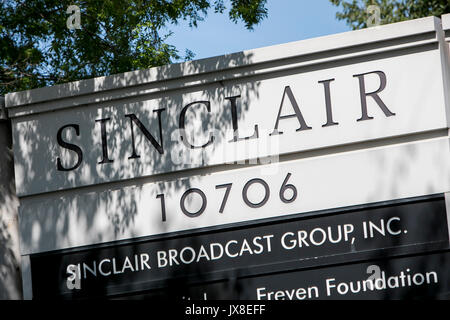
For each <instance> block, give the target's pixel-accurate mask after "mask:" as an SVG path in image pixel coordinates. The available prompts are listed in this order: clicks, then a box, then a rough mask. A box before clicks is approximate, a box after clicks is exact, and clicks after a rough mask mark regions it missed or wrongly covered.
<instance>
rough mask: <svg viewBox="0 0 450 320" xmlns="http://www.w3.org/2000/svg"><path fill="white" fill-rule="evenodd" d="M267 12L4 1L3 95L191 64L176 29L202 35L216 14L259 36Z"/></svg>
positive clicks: (132, 2)
mask: <svg viewBox="0 0 450 320" xmlns="http://www.w3.org/2000/svg"><path fill="white" fill-rule="evenodd" d="M226 4H229V8H227V7H226ZM70 5H76V6H78V7H79V8H80V17H81V28H80V29H69V28H67V25H66V22H67V19H68V18H69V17H70V16H71V14H70V13H67V12H66V11H67V8H68V7H69V6H70ZM265 5H266V0H231V1H228V2H225V1H224V0H120V1H118V0H84V1H82V0H3V1H0V12H1V14H0V95H4V94H6V93H8V92H13V91H20V90H26V89H32V88H37V87H42V86H49V85H53V84H58V83H64V82H69V81H74V80H80V79H86V78H92V77H97V76H105V75H110V74H115V73H120V72H126V71H132V70H137V69H143V68H150V67H154V66H160V65H164V64H168V63H171V62H173V61H177V60H180V59H185V60H188V59H191V58H192V57H193V53H192V52H191V51H189V50H188V51H187V52H186V53H184V54H180V53H179V52H178V50H177V49H176V48H175V47H174V46H173V45H170V44H169V43H168V41H169V39H168V37H169V36H170V35H171V32H170V30H169V29H168V27H169V26H170V25H171V24H176V23H178V22H179V21H181V20H186V21H188V23H189V25H190V26H191V27H196V26H197V24H198V22H200V21H202V20H203V19H204V18H205V17H206V15H207V12H208V10H210V9H214V11H215V12H218V13H225V12H226V11H227V12H228V16H229V18H230V19H231V20H232V21H234V22H235V23H237V22H239V21H241V22H243V23H244V24H245V27H246V28H247V29H252V28H253V27H254V26H255V25H256V24H258V23H259V22H260V21H261V20H262V19H264V18H265V17H266V16H267V9H266V7H265Z"/></svg>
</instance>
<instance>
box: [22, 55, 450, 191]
mask: <svg viewBox="0 0 450 320" xmlns="http://www.w3.org/2000/svg"><path fill="white" fill-rule="evenodd" d="M439 55H440V54H439V51H438V50H429V51H425V52H418V53H414V54H409V55H401V56H394V57H384V58H378V59H368V60H369V61H357V62H353V63H352V64H348V63H337V64H336V63H334V64H332V65H331V66H330V65H326V68H325V66H318V67H316V68H313V70H308V72H305V71H304V70H302V69H299V70H297V69H293V70H289V71H288V72H283V73H281V74H273V75H271V76H270V77H267V76H264V77H252V78H250V79H248V78H244V79H237V80H233V81H229V82H227V83H226V84H225V85H223V86H222V85H220V84H213V85H208V86H204V87H199V88H195V91H193V90H192V89H188V90H184V89H178V90H175V91H173V92H170V93H165V94H161V95H157V96H153V97H146V96H144V97H139V98H134V99H131V101H130V99H127V100H126V101H123V102H122V101H118V102H113V103H107V104H105V103H101V104H95V105H90V106H87V107H83V108H73V109H67V110H63V111H57V112H53V113H43V114H38V115H36V116H28V117H26V118H25V119H22V118H18V119H17V120H16V119H14V121H13V125H14V154H15V172H16V183H17V192H18V194H19V195H21V196H22V195H28V194H34V193H41V192H49V191H55V190H60V189H67V188H75V187H80V186H86V185H92V184H99V183H105V182H110V181H120V180H125V179H132V178H136V177H145V176H151V175H154V174H161V173H166V172H173V171H178V170H185V169H189V168H198V167H205V166H212V165H220V164H225V163H234V162H236V161H242V160H245V159H254V158H263V159H264V158H266V157H272V158H269V160H267V159H266V160H265V161H271V162H274V161H276V160H277V156H278V155H283V154H289V153H294V152H301V151H306V150H313V149H318V148H325V147H330V146H336V145H343V144H349V143H355V142H362V141H368V140H374V139H381V138H386V137H392V136H401V135H405V134H411V133H417V132H424V131H430V130H438V129H442V128H447V127H448V126H447V120H446V112H445V100H444V90H443V79H442V72H441V62H440V56H439ZM412 66H413V67H412Z"/></svg>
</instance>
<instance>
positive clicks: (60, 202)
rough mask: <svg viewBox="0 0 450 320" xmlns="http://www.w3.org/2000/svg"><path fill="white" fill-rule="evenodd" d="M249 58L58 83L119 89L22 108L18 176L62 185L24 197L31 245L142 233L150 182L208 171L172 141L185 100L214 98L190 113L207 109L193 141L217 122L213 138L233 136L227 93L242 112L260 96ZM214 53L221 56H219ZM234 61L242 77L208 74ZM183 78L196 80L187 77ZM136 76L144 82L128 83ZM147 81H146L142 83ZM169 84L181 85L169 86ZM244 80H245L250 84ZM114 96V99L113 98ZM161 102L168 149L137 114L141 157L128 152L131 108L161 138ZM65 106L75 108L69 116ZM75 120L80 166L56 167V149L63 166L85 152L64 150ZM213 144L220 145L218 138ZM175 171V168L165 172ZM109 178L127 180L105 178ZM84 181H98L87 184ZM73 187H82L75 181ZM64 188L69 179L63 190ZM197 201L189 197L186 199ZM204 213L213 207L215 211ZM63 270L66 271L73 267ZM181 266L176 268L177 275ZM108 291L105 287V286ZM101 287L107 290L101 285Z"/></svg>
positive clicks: (40, 247) (173, 189)
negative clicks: (59, 138)
mask: <svg viewBox="0 0 450 320" xmlns="http://www.w3.org/2000/svg"><path fill="white" fill-rule="evenodd" d="M207 60H208V59H207ZM251 60H252V54H246V53H243V52H241V53H236V54H232V55H227V56H223V57H220V58H212V59H209V60H208V61H206V62H204V61H203V62H202V61H197V62H195V61H194V62H189V63H181V64H175V65H170V66H166V67H161V68H158V73H157V74H156V78H155V80H157V82H146V81H148V75H150V74H154V70H153V71H152V70H151V69H150V70H143V71H138V72H130V73H125V74H120V75H115V76H111V77H108V78H100V79H99V78H97V79H91V80H83V81H80V82H75V83H69V84H64V85H59V86H56V87H54V88H53V89H54V90H56V91H58V92H60V94H61V101H62V102H63V103H64V99H66V97H65V96H67V95H69V96H70V95H74V94H76V93H79V92H94V91H95V90H98V89H99V88H102V87H105V86H107V87H108V88H111V87H112V88H118V92H119V93H117V92H114V91H104V92H103V91H102V92H100V93H98V94H97V93H96V94H95V95H96V97H95V100H94V101H95V102H93V103H91V102H90V103H88V104H87V105H81V106H77V102H74V103H73V104H74V105H73V107H76V109H75V110H74V111H70V110H69V109H67V110H58V111H50V112H47V113H43V114H41V115H42V116H44V117H48V118H47V121H39V120H34V118H33V116H32V115H31V116H29V117H24V118H16V127H15V128H16V130H17V132H16V137H17V141H15V144H16V148H17V149H16V150H17V152H16V159H15V163H16V171H17V172H18V177H19V181H17V184H18V185H20V186H26V188H29V189H33V188H34V190H38V189H41V190H42V189H44V190H54V189H56V191H55V192H52V193H42V194H36V195H33V196H27V197H23V198H22V199H21V208H20V211H21V219H20V225H21V230H22V232H21V243H22V246H23V248H25V249H24V250H26V251H47V250H52V248H56V247H57V248H62V249H64V248H70V247H74V246H77V247H78V246H82V245H83V244H85V243H86V244H87V243H104V242H105V241H106V242H110V241H112V240H113V241H114V240H126V239H135V240H139V238H140V237H142V236H143V234H142V232H141V231H140V230H141V227H142V222H143V221H142V218H140V220H139V221H136V215H137V212H138V211H139V210H144V209H145V206H144V207H142V205H140V204H142V203H145V199H142V197H149V195H148V193H144V192H143V188H144V187H145V186H146V185H149V184H152V183H153V184H155V185H157V186H158V192H155V194H151V195H150V196H151V197H156V196H157V194H158V193H164V194H165V195H166V196H169V195H171V194H176V193H178V192H180V191H185V190H188V189H189V188H192V187H193V186H192V185H191V182H190V180H189V179H187V178H188V177H190V176H194V175H202V174H208V172H206V173H205V172H203V171H201V170H190V171H183V170H187V169H191V168H193V167H195V166H192V165H190V164H189V163H188V164H186V163H183V162H181V163H175V164H174V162H173V159H172V158H171V157H172V156H173V154H171V152H170V151H171V148H172V147H174V146H175V142H176V143H178V144H179V139H178V137H175V138H176V139H175V140H174V141H171V140H172V139H173V137H171V136H170V133H172V132H174V131H176V130H177V129H179V114H180V111H181V109H182V108H183V107H185V106H186V105H187V104H189V103H191V102H193V101H198V100H202V101H203V100H204V101H209V102H210V104H211V113H208V112H202V113H201V114H200V115H199V112H198V110H197V109H196V108H192V110H193V111H195V112H186V123H191V121H194V120H195V119H194V118H196V117H197V118H198V117H199V119H200V121H201V123H202V126H194V127H191V128H189V130H190V131H189V134H190V137H194V136H198V137H199V138H198V139H196V140H200V141H195V142H192V141H190V143H192V144H194V143H195V144H203V143H204V139H205V138H206V139H207V138H208V137H207V135H205V133H208V132H209V131H213V132H214V139H215V140H214V142H215V143H216V142H217V143H220V142H221V141H222V140H224V139H226V141H229V140H230V135H229V133H231V138H232V136H233V131H232V117H231V110H230V106H228V105H225V104H224V103H227V101H226V100H224V98H225V97H228V96H232V95H236V94H240V95H241V101H240V102H239V106H238V110H239V114H238V117H239V119H243V118H245V117H246V113H247V111H248V103H247V101H249V100H250V99H252V96H256V97H257V96H258V87H259V82H257V81H254V82H253V81H249V82H246V81H247V80H246V77H249V76H251V75H252V71H251V70H250V69H249V68H247V69H246V67H245V66H246V65H247V64H250V63H251ZM211 63H213V64H214V65H213V66H211ZM235 66H244V67H240V68H241V69H242V68H243V69H244V70H240V69H239V70H238V71H236V70H233V68H235ZM227 68H231V69H230V70H231V71H227V72H230V73H233V72H242V73H243V74H245V75H246V77H243V78H241V79H240V80H239V81H237V80H233V79H232V78H231V79H229V80H225V79H221V76H220V75H219V76H217V75H214V74H212V75H210V74H209V72H210V71H214V70H216V69H227ZM150 71H152V72H150ZM186 73H188V74H189V75H188V76H185V77H183V78H182V79H181V80H180V79H177V78H175V79H170V76H171V75H172V74H186ZM204 77H207V78H211V77H212V78H213V80H212V81H211V83H209V84H207V85H203V84H202V81H203V78H204ZM214 77H216V78H214ZM166 79H168V80H166ZM209 80H211V79H209ZM102 82H104V83H102ZM183 82H189V83H191V85H190V86H184V85H183ZM129 83H133V84H136V85H135V86H133V87H126V86H127V84H129ZM140 83H143V84H142V85H138V84H140ZM180 83H181V85H180ZM242 84H244V85H242ZM171 86H176V87H181V88H180V89H170V87H171ZM244 86H245V90H242V87H244ZM167 88H169V89H167ZM165 89H167V90H165ZM142 92H150V93H142ZM118 95H119V96H120V97H119V96H118ZM67 99H70V98H67ZM111 99H114V101H113V102H111ZM57 101H58V100H57ZM228 103H229V102H228ZM11 104H12V105H14V101H11ZM158 108H165V111H164V112H162V113H161V118H162V121H163V128H162V131H163V134H162V137H163V145H164V153H163V154H158V152H157V151H156V148H155V147H154V146H153V145H152V144H151V143H150V141H149V140H148V139H147V137H146V136H145V135H144V134H143V132H142V130H140V129H139V128H138V127H137V125H136V123H133V125H134V130H133V133H134V138H135V145H136V154H138V155H139V156H140V157H139V158H137V157H135V158H134V159H130V156H131V155H132V151H133V146H132V142H131V141H132V139H131V134H132V130H131V122H130V118H128V117H125V114H130V113H133V114H136V116H137V118H138V119H139V121H140V122H141V123H142V125H143V126H144V127H145V128H146V129H147V130H148V131H149V132H150V133H151V135H152V136H153V137H155V139H156V140H157V141H158V142H160V140H159V134H158V128H159V126H158V116H157V114H156V113H155V112H154V110H155V109H158ZM199 109H200V108H199ZM68 110H69V111H68ZM67 112H72V113H69V116H67V114H68V113H67ZM105 118H110V119H111V120H110V121H108V122H107V124H106V130H107V146H108V158H109V159H111V160H113V161H111V162H108V161H106V162H107V163H103V164H99V163H98V162H100V161H101V160H102V157H103V153H102V136H101V130H100V124H99V123H98V122H97V123H95V122H94V120H97V119H105ZM199 119H197V120H199ZM67 124H75V125H79V134H77V133H76V130H75V127H73V126H72V127H70V128H67V129H66V130H65V131H64V134H63V140H64V141H66V142H68V143H72V144H75V145H78V146H80V148H81V150H82V153H83V161H82V163H81V165H80V166H79V167H78V168H77V169H74V170H70V171H56V170H55V167H56V165H57V159H58V158H59V159H60V160H61V164H62V166H63V167H65V168H70V167H73V166H74V165H75V164H76V163H77V160H78V156H77V154H76V153H75V152H74V151H72V150H67V149H66V150H64V149H63V148H61V147H60V146H58V145H57V143H56V135H57V131H58V129H59V128H61V127H62V126H64V125H67ZM171 138H172V139H171ZM177 140H178V141H177ZM202 140H203V141H202ZM209 148H211V149H213V150H214V148H215V146H214V144H213V145H211V146H210V147H209ZM200 151H201V150H200ZM183 152H186V151H183V150H182V151H181V153H183ZM214 152H216V151H213V152H211V153H205V152H203V153H200V152H197V153H194V154H192V156H193V157H194V159H193V160H194V162H195V163H200V164H201V163H202V162H203V163H206V162H208V161H209V155H210V154H212V155H214ZM34 155H42V157H34ZM36 159H50V160H51V161H46V162H44V161H42V162H38V163H36V161H38V160H36ZM191 160H192V159H191ZM148 167H151V168H152V170H151V172H149V171H148V170H147V169H146V168H148ZM146 170H147V171H146ZM167 171H173V172H174V173H170V174H164V172H167ZM134 177H139V178H136V179H134ZM109 179H111V180H116V181H119V182H112V183H106V181H108V180H109ZM86 184H87V185H89V184H96V185H95V186H87V187H79V186H83V185H86ZM73 187H75V188H74V189H70V188H73ZM61 188H68V189H67V190H58V189H61ZM189 201H190V200H189V199H188V200H187V202H189ZM175 214H178V213H174V212H167V216H168V217H169V216H171V215H172V217H173V215H175ZM204 214H208V211H206V212H205V213H204ZM209 214H212V213H209ZM149 215H157V218H156V219H149V220H148V222H149V223H155V221H156V222H157V223H160V224H161V228H160V230H161V231H160V233H161V234H163V233H165V232H166V230H169V231H170V220H168V221H167V222H164V223H162V222H161V221H158V219H161V218H160V215H161V214H160V213H154V212H149ZM144 222H145V221H144ZM93 258H94V257H93ZM32 264H33V260H32ZM60 271H61V272H63V273H65V270H60ZM207 271H208V270H203V269H201V270H200V269H195V270H192V272H191V274H202V273H203V272H207ZM182 275H183V274H180V275H177V274H175V275H173V276H174V277H175V278H178V277H179V276H182ZM36 293H37V292H35V294H36ZM104 293H105V294H106V288H105V292H104ZM97 294H99V295H100V296H101V292H97Z"/></svg>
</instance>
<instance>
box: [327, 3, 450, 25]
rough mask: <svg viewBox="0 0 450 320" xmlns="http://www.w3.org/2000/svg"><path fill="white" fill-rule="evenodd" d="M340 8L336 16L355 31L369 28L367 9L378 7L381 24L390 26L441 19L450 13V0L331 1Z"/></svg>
mask: <svg viewBox="0 0 450 320" xmlns="http://www.w3.org/2000/svg"><path fill="white" fill-rule="evenodd" d="M330 1H331V2H332V3H333V4H334V5H336V6H339V7H340V9H341V12H338V13H337V14H336V17H337V18H338V19H339V20H345V21H346V22H347V24H348V25H349V26H351V27H352V28H353V29H354V30H355V29H361V28H366V27H367V21H368V17H369V15H370V14H369V13H367V8H368V7H369V6H370V5H376V6H378V7H379V8H380V18H381V19H380V23H381V24H388V23H394V22H400V21H405V20H410V19H417V18H423V17H429V16H436V17H439V16H441V15H443V14H445V13H449V12H450V0H351V1H346V0H330Z"/></svg>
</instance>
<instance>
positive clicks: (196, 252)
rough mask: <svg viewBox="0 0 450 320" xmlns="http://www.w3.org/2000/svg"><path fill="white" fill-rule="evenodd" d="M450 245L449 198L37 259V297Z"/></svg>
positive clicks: (121, 290) (102, 292) (95, 293)
mask: <svg viewBox="0 0 450 320" xmlns="http://www.w3.org/2000/svg"><path fill="white" fill-rule="evenodd" d="M448 247H449V235H448V228H447V218H446V211H445V203H444V198H443V196H442V197H434V198H432V199H427V200H416V201H410V202H404V203H397V204H393V203H391V204H384V205H382V206H375V207H370V208H365V209H360V210H346V211H343V212H341V211H339V212H334V213H328V214H326V215H321V216H314V217H308V218H302V217H299V216H297V217H296V218H295V219H289V220H284V221H276V222H267V223H264V224H261V225H257V226H251V227H248V226H247V227H239V228H231V229H228V230H222V231H214V232H205V233H199V234H196V235H189V236H179V237H175V238H166V239H157V240H150V241H143V242H136V243H132V244H123V245H116V246H110V247H103V248H94V249H90V250H83V251H79V252H69V253H58V254H47V255H33V256H31V271H32V284H33V296H34V298H44V297H56V296H60V297H62V298H81V297H101V296H108V295H116V294H125V293H130V292H138V291H143V290H149V289H153V288H158V287H166V288H167V287H170V286H171V285H172V283H176V284H177V287H178V286H179V284H180V283H184V281H187V282H188V283H193V282H205V281H213V280H217V281H220V280H223V279H229V278H236V277H243V276H249V275H259V274H263V273H268V272H280V271H286V270H294V269H301V268H311V267H319V266H324V265H329V264H336V263H347V262H349V261H360V260H363V259H371V258H377V257H378V258H379V257H384V256H392V255H397V254H406V253H419V252H423V251H426V250H435V249H444V248H448Z"/></svg>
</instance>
